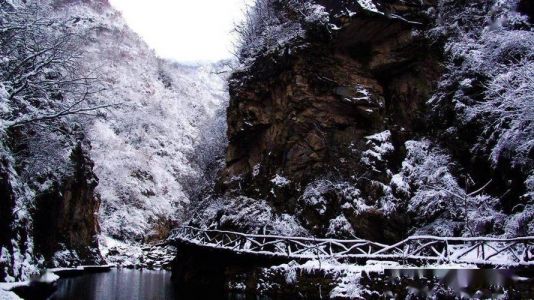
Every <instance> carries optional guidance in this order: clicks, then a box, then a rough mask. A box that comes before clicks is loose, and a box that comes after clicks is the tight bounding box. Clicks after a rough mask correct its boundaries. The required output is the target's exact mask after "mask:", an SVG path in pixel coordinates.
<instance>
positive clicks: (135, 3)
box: [110, 0, 252, 63]
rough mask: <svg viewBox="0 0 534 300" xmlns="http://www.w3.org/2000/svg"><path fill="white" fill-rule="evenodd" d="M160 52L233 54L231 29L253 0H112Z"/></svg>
mask: <svg viewBox="0 0 534 300" xmlns="http://www.w3.org/2000/svg"><path fill="white" fill-rule="evenodd" d="M110 2H111V4H112V5H113V6H114V7H115V8H117V9H118V10H120V11H121V12H122V14H123V16H124V18H125V19H126V21H127V22H128V25H130V27H131V28H132V29H133V30H134V31H135V32H137V33H138V34H139V35H141V36H142V37H143V39H144V40H145V41H146V42H147V43H148V44H149V45H150V47H152V48H154V49H155V50H156V52H157V53H158V55H159V56H161V57H164V58H170V59H174V60H177V61H180V62H190V63H193V62H213V61H218V60H221V59H226V58H230V57H231V56H232V54H231V53H232V50H233V42H234V40H235V35H234V34H233V33H232V29H233V27H234V24H235V23H236V22H239V21H240V20H241V19H242V15H243V10H244V8H245V5H246V3H251V2H252V0H150V1H147V0H110Z"/></svg>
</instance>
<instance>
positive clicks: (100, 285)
mask: <svg viewBox="0 0 534 300" xmlns="http://www.w3.org/2000/svg"><path fill="white" fill-rule="evenodd" d="M50 299H53V300H67V299H69V300H71V299H77V300H97V299H98V300H101V299H106V300H107V299H109V300H138V299H139V300H142V299H152V300H170V299H173V300H174V299H177V296H176V293H175V292H174V289H173V286H172V283H171V272H168V271H150V270H130V269H113V270H111V271H109V272H104V273H93V274H85V275H82V276H77V277H71V278H62V279H60V280H59V281H58V289H57V291H56V292H55V293H54V294H53V295H52V296H51V298H50Z"/></svg>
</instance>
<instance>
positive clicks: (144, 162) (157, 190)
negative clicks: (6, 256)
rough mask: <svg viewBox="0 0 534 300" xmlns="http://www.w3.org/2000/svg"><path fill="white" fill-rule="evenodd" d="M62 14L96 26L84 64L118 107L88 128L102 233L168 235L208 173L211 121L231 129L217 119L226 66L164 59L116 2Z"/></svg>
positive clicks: (105, 98) (88, 27)
mask: <svg viewBox="0 0 534 300" xmlns="http://www.w3.org/2000/svg"><path fill="white" fill-rule="evenodd" d="M60 13H62V14H65V15H68V16H69V17H71V18H79V21H77V22H76V23H75V24H73V25H72V26H77V27H79V28H80V30H82V31H89V38H88V40H89V43H88V44H87V47H86V49H85V50H86V52H85V54H84V57H83V60H84V65H85V66H86V68H87V72H88V73H90V72H93V73H96V74H97V75H98V76H99V78H100V79H101V81H102V83H103V84H104V86H105V87H106V90H105V91H104V92H103V93H102V94H101V95H100V96H99V97H100V101H101V102H102V103H109V104H117V106H116V107H114V108H112V109H110V111H109V112H108V113H107V114H106V115H105V117H104V118H98V119H96V120H94V121H92V122H90V124H89V125H88V127H87V129H86V131H87V133H88V137H89V139H90V141H91V144H92V152H91V157H92V159H93V160H94V161H95V172H96V174H97V176H98V177H99V179H100V183H99V186H98V188H97V191H98V192H99V194H100V196H101V201H102V203H101V209H100V216H99V217H100V226H101V230H102V234H104V235H109V236H111V237H113V238H116V239H119V240H125V241H130V240H136V241H140V242H143V241H149V240H154V239H160V238H163V237H164V236H165V234H166V232H167V230H168V229H169V228H170V227H171V226H172V225H173V224H175V223H176V222H178V221H179V217H180V213H181V212H183V210H184V208H185V207H186V206H187V205H188V204H189V202H190V199H189V193H191V192H192V190H194V189H195V186H198V182H199V181H200V180H201V177H202V176H203V174H202V171H203V170H201V167H200V163H201V162H198V163H197V162H195V161H194V157H195V152H196V149H197V148H198V147H202V148H204V147H208V146H207V145H200V142H202V141H206V140H209V139H206V138H203V135H206V134H216V133H215V132H211V131H210V132H205V131H204V132H203V131H202V128H203V126H210V123H213V122H219V123H218V124H221V126H218V127H219V128H218V129H216V130H218V131H219V132H221V133H222V132H224V130H225V128H224V122H220V121H221V120H217V119H216V118H220V117H221V114H218V112H219V111H220V110H221V109H222V108H224V105H225V103H226V101H227V96H226V89H225V79H224V74H221V73H220V71H221V68H222V67H221V66H217V65H213V66H211V65H209V66H198V67H190V66H182V65H179V64H176V63H172V62H169V61H165V60H162V59H159V58H158V57H157V56H156V54H155V53H154V51H153V50H151V49H150V48H149V47H148V46H147V45H146V44H145V43H144V42H143V41H142V40H141V39H140V38H139V36H138V35H137V34H135V33H134V32H132V31H131V29H130V28H128V26H127V25H126V24H125V22H124V20H123V19H122V17H121V15H120V13H118V12H117V11H115V10H114V9H112V8H111V7H105V8H104V9H103V11H100V10H96V9H92V6H91V5H85V4H79V3H78V4H76V5H68V6H66V7H65V8H64V9H62V10H61V12H60ZM169 38H179V37H169ZM95 67H96V70H95ZM213 142H215V143H221V145H222V144H223V143H224V140H215V141H213ZM215 156H216V155H214V157H215Z"/></svg>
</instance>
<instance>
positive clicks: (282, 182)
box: [271, 174, 291, 187]
mask: <svg viewBox="0 0 534 300" xmlns="http://www.w3.org/2000/svg"><path fill="white" fill-rule="evenodd" d="M271 182H272V183H273V184H274V185H276V186H278V187H284V186H287V185H289V184H290V183H291V181H289V180H288V179H287V178H285V177H283V176H281V175H278V174H276V176H275V177H274V178H273V179H271Z"/></svg>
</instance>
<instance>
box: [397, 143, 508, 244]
mask: <svg viewBox="0 0 534 300" xmlns="http://www.w3.org/2000/svg"><path fill="white" fill-rule="evenodd" d="M406 151H407V155H406V158H405V160H404V161H403V163H402V167H401V171H400V172H399V173H398V174H395V175H394V176H393V178H392V181H391V184H390V185H391V186H392V191H393V193H394V194H395V195H396V196H397V197H399V198H400V199H404V200H402V201H398V203H406V204H405V205H406V209H407V212H408V213H409V214H410V216H411V218H412V222H413V226H414V230H415V232H416V233H419V234H422V233H424V234H434V235H439V236H457V235H487V234H500V233H502V230H503V228H502V223H503V221H504V215H503V214H502V213H499V212H498V210H497V207H498V204H499V203H498V199H496V198H494V197H491V196H488V195H484V194H483V193H484V188H485V187H487V186H488V185H489V183H487V184H479V185H477V186H476V188H475V187H473V186H474V185H473V184H472V183H470V184H467V186H468V187H469V188H471V190H469V189H468V190H467V191H466V187H465V186H460V184H459V183H458V179H457V177H456V176H455V175H454V174H453V170H454V169H455V166H454V164H452V159H451V157H450V156H449V155H448V154H446V153H445V152H444V151H443V150H440V149H439V148H438V147H437V146H435V145H433V144H432V143H431V142H430V141H429V140H422V141H408V142H406ZM401 205H402V204H401ZM403 206H404V205H403Z"/></svg>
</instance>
